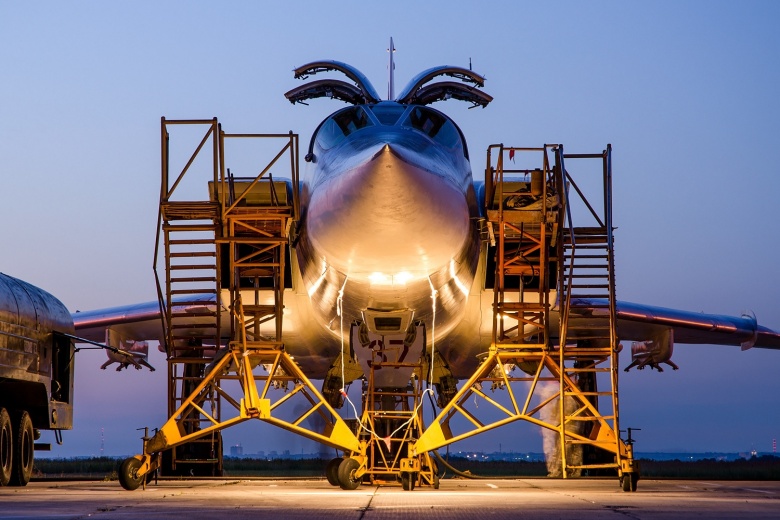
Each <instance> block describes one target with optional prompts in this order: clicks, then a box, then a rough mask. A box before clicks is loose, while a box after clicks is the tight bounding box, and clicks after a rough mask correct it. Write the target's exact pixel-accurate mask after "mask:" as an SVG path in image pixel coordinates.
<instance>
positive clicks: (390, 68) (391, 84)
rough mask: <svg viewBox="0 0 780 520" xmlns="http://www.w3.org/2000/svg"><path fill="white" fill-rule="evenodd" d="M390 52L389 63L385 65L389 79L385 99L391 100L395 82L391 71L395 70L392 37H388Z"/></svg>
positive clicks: (393, 95) (393, 94) (388, 50)
mask: <svg viewBox="0 0 780 520" xmlns="http://www.w3.org/2000/svg"><path fill="white" fill-rule="evenodd" d="M387 52H388V54H390V63H389V64H388V65H387V70H388V73H389V75H390V76H389V79H388V81H387V100H388V101H391V100H392V99H393V97H395V82H394V80H393V73H394V72H395V63H393V53H395V46H394V45H393V37H392V36H391V37H390V48H389V49H387Z"/></svg>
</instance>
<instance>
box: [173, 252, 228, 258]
mask: <svg viewBox="0 0 780 520" xmlns="http://www.w3.org/2000/svg"><path fill="white" fill-rule="evenodd" d="M168 256H169V257H170V258H191V257H196V256H217V252H216V251H189V252H181V253H168Z"/></svg>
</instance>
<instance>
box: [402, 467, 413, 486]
mask: <svg viewBox="0 0 780 520" xmlns="http://www.w3.org/2000/svg"><path fill="white" fill-rule="evenodd" d="M414 477H415V474H414V473H410V472H408V471H404V472H402V473H401V487H402V488H404V491H414V481H415V478H414Z"/></svg>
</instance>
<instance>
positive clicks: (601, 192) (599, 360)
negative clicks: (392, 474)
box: [412, 145, 639, 491]
mask: <svg viewBox="0 0 780 520" xmlns="http://www.w3.org/2000/svg"><path fill="white" fill-rule="evenodd" d="M529 156H530V160H529V161H526V162H530V165H529V166H526V167H522V166H518V165H517V164H518V163H520V162H523V159H524V158H526V157H529ZM586 160H590V161H595V162H596V166H597V167H596V175H591V177H590V178H587V177H585V178H584V179H583V177H581V176H580V177H578V179H579V180H580V181H582V180H584V182H585V183H587V184H588V185H589V187H590V188H591V189H592V188H593V187H594V186H595V187H596V188H597V189H596V193H597V194H598V196H597V198H599V199H601V200H600V202H601V204H598V205H594V204H592V202H591V201H589V200H588V198H587V197H586V195H585V191H586V190H583V189H581V187H580V186H579V185H578V184H577V183H575V181H574V179H573V178H572V176H571V175H570V174H569V171H568V170H567V164H570V163H573V162H575V161H576V162H578V163H580V162H582V161H586ZM611 178H612V166H611V147H610V146H609V145H608V146H607V149H606V150H604V151H603V152H602V153H600V154H576V155H575V154H564V152H563V146H562V145H545V146H544V147H541V148H517V147H505V146H503V145H493V146H491V147H489V148H488V154H487V166H486V171H485V215H486V220H485V227H486V232H485V234H486V235H487V237H488V240H489V241H490V244H491V249H494V251H495V253H494V258H495V281H494V303H493V308H494V313H493V341H492V344H491V347H490V350H489V352H487V353H486V354H485V355H484V356H483V358H482V360H481V364H480V365H479V368H478V369H477V370H476V372H475V373H474V374H473V375H472V377H471V378H470V379H469V380H468V381H466V382H465V383H463V384H462V385H461V387H460V390H459V391H458V393H457V394H456V395H455V397H454V398H453V399H452V400H451V401H450V403H449V404H448V405H447V406H445V407H444V408H442V410H441V412H440V413H439V415H438V416H437V417H436V419H435V420H434V421H433V423H432V424H431V425H430V426H429V427H428V428H427V429H426V431H425V432H424V433H423V435H422V436H421V437H420V439H419V440H418V441H417V442H416V443H415V444H414V445H413V447H412V452H413V453H425V452H429V451H431V450H435V449H437V448H439V447H442V446H445V445H447V444H450V443H452V442H456V441H459V440H462V439H465V438H468V437H470V436H472V435H475V434H477V433H481V432H484V431H487V430H490V429H493V428H496V427H499V426H503V425H506V424H509V423H511V422H514V421H517V420H524V421H527V422H530V423H533V424H536V425H539V426H541V427H542V428H545V429H547V430H549V431H551V432H554V434H555V438H556V439H557V443H558V449H557V450H555V453H557V464H554V465H553V467H551V468H550V469H551V471H550V473H551V475H559V476H562V477H563V478H568V477H572V476H579V475H581V474H582V472H583V471H587V472H589V473H596V472H599V471H604V470H607V471H614V472H617V474H618V476H619V477H620V482H621V485H622V487H623V489H624V490H626V491H633V490H636V483H637V480H638V477H639V467H638V463H637V462H636V461H634V459H633V454H632V450H631V445H630V443H628V444H627V443H626V442H623V441H622V440H621V439H620V436H619V431H620V430H619V423H618V386H617V383H618V353H619V351H620V344H619V341H618V338H617V332H616V310H615V281H614V258H613V237H612V231H613V227H612V202H611V198H612V193H611V182H612V181H611ZM575 219H576V220H577V221H580V222H583V221H584V222H587V224H588V225H587V226H575V225H574V222H575ZM585 299H587V300H588V301H587V302H586V301H585ZM594 302H596V303H595V306H594ZM553 311H556V312H553ZM555 316H557V317H558V319H557V320H556V321H555V322H554V321H553V317H555ZM556 329H557V330H556ZM552 331H555V332H557V334H552V333H551V332H552ZM555 337H557V338H558V339H557V340H556V341H553V340H552V339H551V338H555ZM485 385H490V386H489V388H490V389H491V390H492V392H491V394H488V393H487V388H486V387H485ZM493 393H506V396H505V398H504V399H501V398H498V397H497V396H495V395H493ZM486 409H490V410H492V412H493V416H495V415H498V416H499V418H498V419H490V420H488V421H485V420H483V419H481V417H483V416H485V415H488V416H490V414H489V413H488V414H486V413H485V410H486ZM464 424H465V426H463V425H464ZM548 456H549V455H548ZM556 465H557V467H555V466H556ZM549 466H550V461H549V460H548V467H549Z"/></svg>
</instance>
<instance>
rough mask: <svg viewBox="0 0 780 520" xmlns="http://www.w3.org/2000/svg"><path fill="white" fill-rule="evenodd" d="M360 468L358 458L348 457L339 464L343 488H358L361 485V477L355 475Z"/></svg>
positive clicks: (340, 483)
mask: <svg viewBox="0 0 780 520" xmlns="http://www.w3.org/2000/svg"><path fill="white" fill-rule="evenodd" d="M358 468H360V462H358V461H357V459H353V458H351V457H350V458H346V459H343V460H342V461H341V463H340V464H339V471H338V480H339V486H341V489H347V490H351V489H357V488H358V486H360V480H361V479H360V478H359V477H356V476H355V471H357V470H358Z"/></svg>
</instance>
